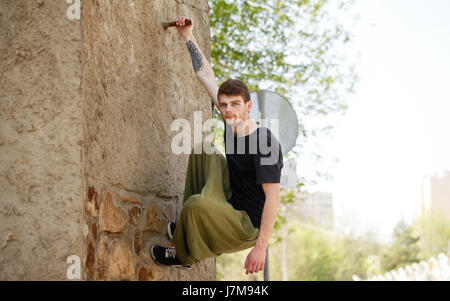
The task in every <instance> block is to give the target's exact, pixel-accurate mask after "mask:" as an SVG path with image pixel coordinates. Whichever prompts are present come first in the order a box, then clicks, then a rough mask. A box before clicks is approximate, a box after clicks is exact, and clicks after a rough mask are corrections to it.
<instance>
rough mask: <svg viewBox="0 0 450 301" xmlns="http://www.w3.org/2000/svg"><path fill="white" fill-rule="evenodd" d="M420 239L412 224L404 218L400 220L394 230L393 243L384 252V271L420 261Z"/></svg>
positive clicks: (382, 260)
mask: <svg viewBox="0 0 450 301" xmlns="http://www.w3.org/2000/svg"><path fill="white" fill-rule="evenodd" d="M419 239H420V237H418V236H416V235H414V232H413V228H412V227H411V226H410V225H408V224H407V223H406V222H405V221H404V220H401V221H399V222H398V223H397V225H396V226H395V228H394V231H393V241H392V243H391V244H390V245H388V246H387V247H386V248H385V250H384V251H383V253H382V257H381V258H382V259H381V266H382V269H383V270H384V272H389V271H390V270H394V269H397V268H399V267H402V266H406V265H408V264H411V263H414V262H418V261H420V258H419V251H420V250H419V246H418V244H417V242H418V241H419Z"/></svg>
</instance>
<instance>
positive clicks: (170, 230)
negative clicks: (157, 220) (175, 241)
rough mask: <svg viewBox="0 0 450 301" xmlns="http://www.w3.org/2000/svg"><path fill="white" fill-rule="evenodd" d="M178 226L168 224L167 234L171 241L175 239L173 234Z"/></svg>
mask: <svg viewBox="0 0 450 301" xmlns="http://www.w3.org/2000/svg"><path fill="white" fill-rule="evenodd" d="M176 226H177V224H175V223H172V222H169V223H168V224H167V234H168V235H169V237H170V239H172V238H173V234H174V233H175V227H176Z"/></svg>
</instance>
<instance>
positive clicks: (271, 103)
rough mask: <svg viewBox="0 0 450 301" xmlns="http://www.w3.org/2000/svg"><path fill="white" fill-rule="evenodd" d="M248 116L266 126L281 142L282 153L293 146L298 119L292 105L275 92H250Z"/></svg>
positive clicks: (285, 152) (296, 133)
mask: <svg viewBox="0 0 450 301" xmlns="http://www.w3.org/2000/svg"><path fill="white" fill-rule="evenodd" d="M250 99H251V100H252V103H253V105H252V109H251V110H250V118H251V119H253V120H255V121H256V122H258V123H259V125H260V126H265V127H267V128H268V129H269V130H270V131H271V132H273V133H274V135H275V136H276V137H277V138H278V141H280V143H281V148H282V150H283V154H287V153H288V152H289V151H290V150H291V149H292V148H293V147H294V146H295V141H296V140H297V136H298V119H297V114H296V113H295V110H294V108H293V107H292V105H291V104H290V103H289V101H287V100H286V99H285V98H284V97H283V96H281V95H280V94H278V93H276V92H272V91H267V90H259V91H256V92H252V93H250Z"/></svg>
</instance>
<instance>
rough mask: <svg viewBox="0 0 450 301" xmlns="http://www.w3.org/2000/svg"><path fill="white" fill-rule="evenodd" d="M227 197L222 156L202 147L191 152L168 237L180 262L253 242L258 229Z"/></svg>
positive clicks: (229, 194) (187, 262)
mask: <svg viewBox="0 0 450 301" xmlns="http://www.w3.org/2000/svg"><path fill="white" fill-rule="evenodd" d="M212 147H214V146H212ZM202 150H203V148H202ZM230 197H231V190H230V179H229V173H228V166H227V161H226V158H225V156H224V155H223V154H221V153H219V152H216V153H214V154H211V155H210V154H206V153H205V151H204V150H203V152H202V153H201V154H194V152H192V153H191V154H190V156H189V162H188V168H187V173H186V183H185V188H184V198H183V207H182V210H181V214H180V218H179V220H178V222H177V226H176V228H175V233H174V235H173V239H172V241H173V243H174V244H175V247H176V256H177V258H178V259H179V260H180V261H181V263H182V264H183V265H191V264H194V263H196V262H199V261H201V260H204V259H206V258H209V257H217V256H220V255H221V254H223V253H234V252H237V251H241V250H245V249H248V248H250V247H252V246H254V245H255V243H256V239H257V238H258V234H259V229H258V228H255V227H254V226H253V224H252V222H251V220H250V217H249V216H248V215H247V213H246V212H245V211H243V210H236V209H234V208H233V206H232V205H231V204H230V203H229V202H228V200H230Z"/></svg>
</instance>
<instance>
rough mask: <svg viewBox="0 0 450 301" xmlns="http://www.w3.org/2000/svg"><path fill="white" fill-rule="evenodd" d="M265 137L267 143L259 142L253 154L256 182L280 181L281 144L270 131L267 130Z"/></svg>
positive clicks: (281, 163) (281, 164) (281, 166)
mask: <svg viewBox="0 0 450 301" xmlns="http://www.w3.org/2000/svg"><path fill="white" fill-rule="evenodd" d="M266 137H267V143H266V141H263V142H262V143H259V144H258V148H257V153H256V154H255V156H254V163H255V171H256V184H263V183H280V179H281V169H282V168H283V153H282V150H281V145H280V143H279V142H278V140H277V139H276V138H275V136H273V135H271V133H270V131H267V136H266Z"/></svg>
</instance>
